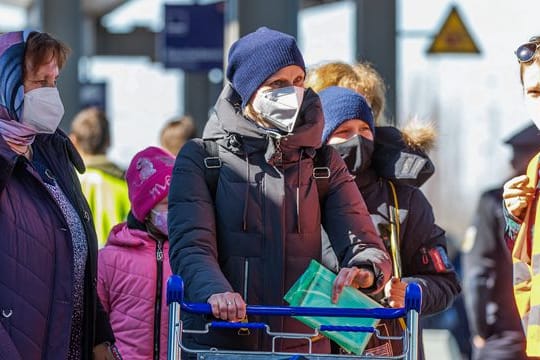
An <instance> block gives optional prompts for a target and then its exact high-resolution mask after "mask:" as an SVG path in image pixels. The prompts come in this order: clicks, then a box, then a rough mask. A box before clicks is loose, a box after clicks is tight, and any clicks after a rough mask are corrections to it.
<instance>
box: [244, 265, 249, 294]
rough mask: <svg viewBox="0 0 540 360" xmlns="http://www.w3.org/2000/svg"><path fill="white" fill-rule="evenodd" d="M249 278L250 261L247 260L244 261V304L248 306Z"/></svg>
mask: <svg viewBox="0 0 540 360" xmlns="http://www.w3.org/2000/svg"><path fill="white" fill-rule="evenodd" d="M248 277H249V259H248V258H246V260H245V261H244V294H243V295H244V302H245V303H246V304H247V303H248V298H247V294H248Z"/></svg>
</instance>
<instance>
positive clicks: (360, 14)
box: [356, 0, 397, 124]
mask: <svg viewBox="0 0 540 360" xmlns="http://www.w3.org/2000/svg"><path fill="white" fill-rule="evenodd" d="M356 15H357V24H356V44H357V45H356V60H357V61H362V60H367V61H369V62H370V63H372V64H373V65H374V67H375V68H376V69H377V71H378V72H379V73H380V74H381V76H382V77H383V79H384V81H385V82H386V86H387V90H386V115H387V116H388V120H389V121H390V123H391V124H395V123H396V119H395V117H396V108H397V107H396V101H397V100H396V88H397V83H396V0H377V1H373V0H356Z"/></svg>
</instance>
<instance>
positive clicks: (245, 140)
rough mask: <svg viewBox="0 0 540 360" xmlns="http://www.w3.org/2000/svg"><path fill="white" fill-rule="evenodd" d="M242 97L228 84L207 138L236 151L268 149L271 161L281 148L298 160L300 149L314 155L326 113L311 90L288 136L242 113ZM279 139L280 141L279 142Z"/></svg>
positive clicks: (219, 101)
mask: <svg viewBox="0 0 540 360" xmlns="http://www.w3.org/2000/svg"><path fill="white" fill-rule="evenodd" d="M241 103H242V100H241V98H240V96H239V95H238V93H237V92H236V91H235V90H234V89H233V88H232V87H231V86H230V85H226V86H225V87H224V89H223V91H222V92H221V95H220V96H219V98H218V101H217V102H216V105H215V106H214V108H213V110H212V115H211V116H210V119H209V120H208V122H207V124H206V127H205V129H204V132H203V138H204V139H211V140H216V141H217V142H218V143H219V144H220V145H221V146H223V147H225V148H227V149H228V150H229V151H232V152H234V153H237V154H243V153H247V154H250V153H254V152H259V151H264V152H265V158H266V160H267V161H268V160H269V159H271V158H272V157H273V155H274V154H275V152H276V150H277V144H278V143H279V146H280V147H281V149H282V151H283V153H284V155H285V158H288V160H291V161H295V160H296V159H295V157H297V156H296V154H298V153H299V152H300V149H304V150H307V151H305V153H307V154H311V156H313V155H314V154H315V149H317V148H319V147H320V146H321V135H322V129H323V125H324V124H323V121H324V120H323V115H322V110H321V105H320V100H319V97H318V96H317V94H315V92H313V91H312V90H311V89H306V92H305V94H304V101H303V103H302V109H301V110H300V114H299V116H300V117H301V118H300V119H298V125H297V127H296V128H295V130H294V132H293V133H292V134H289V135H285V136H276V133H275V132H273V131H270V130H268V129H265V128H263V127H261V126H258V125H257V124H255V122H253V121H251V120H249V119H247V118H246V117H244V116H243V114H242V107H241ZM278 139H279V141H278Z"/></svg>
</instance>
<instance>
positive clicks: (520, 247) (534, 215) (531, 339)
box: [512, 153, 540, 357]
mask: <svg viewBox="0 0 540 360" xmlns="http://www.w3.org/2000/svg"><path fill="white" fill-rule="evenodd" d="M539 157H540V153H538V154H536V156H534V157H533V158H532V160H531V161H530V163H529V166H528V168H527V176H528V177H529V181H530V182H529V184H530V185H531V186H537V184H538V170H539ZM531 236H532V239H531ZM512 261H513V265H514V296H515V299H516V304H517V307H518V311H519V314H520V316H521V320H522V322H523V326H524V329H525V332H526V334H527V355H528V356H535V357H536V356H540V201H539V199H538V190H537V191H536V196H535V197H534V199H533V201H532V203H531V204H530V205H529V207H528V208H527V212H526V215H525V219H524V220H523V224H521V227H520V229H519V232H518V235H517V238H516V242H515V245H514V249H513V251H512Z"/></svg>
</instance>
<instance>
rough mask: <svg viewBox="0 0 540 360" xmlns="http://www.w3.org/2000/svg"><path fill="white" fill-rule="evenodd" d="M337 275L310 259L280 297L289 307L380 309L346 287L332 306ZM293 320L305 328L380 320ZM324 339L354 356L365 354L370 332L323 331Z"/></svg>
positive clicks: (372, 324)
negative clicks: (304, 268)
mask: <svg viewBox="0 0 540 360" xmlns="http://www.w3.org/2000/svg"><path fill="white" fill-rule="evenodd" d="M335 278H336V274H334V273H333V272H331V271H330V270H328V269H327V268H325V267H324V266H323V265H321V264H319V263H318V262H317V261H315V260H311V263H310V264H309V266H308V268H307V269H306V271H305V272H304V273H303V274H302V275H301V276H300V277H299V278H298V280H296V282H295V283H294V285H293V286H292V287H291V288H290V289H289V291H288V292H287V293H286V294H285V296H284V297H283V298H284V299H285V301H287V302H288V303H289V304H290V305H291V306H305V307H325V308H360V309H373V308H380V307H382V306H381V305H380V304H379V303H377V302H376V301H374V300H372V299H371V298H369V297H368V296H367V295H365V294H363V293H362V292H360V291H359V290H357V289H355V288H352V287H348V286H347V287H345V288H344V289H343V292H342V293H341V295H340V297H339V299H338V302H337V303H336V304H333V303H332V286H333V283H334V280H335ZM294 318H295V319H297V320H299V321H301V322H303V323H304V324H306V325H307V326H309V327H311V328H313V329H316V328H318V327H319V326H320V325H334V326H335V325H339V326H372V327H376V326H377V324H378V323H379V319H370V318H352V317H349V318H344V317H323V316H321V317H317V316H313V317H312V316H295V317H294ZM321 333H322V334H323V335H324V336H326V337H327V338H329V339H332V340H334V341H335V342H336V343H337V344H339V345H340V346H341V347H342V348H343V349H345V350H347V351H350V352H352V353H354V354H356V355H361V354H362V352H363V351H364V349H365V347H366V345H367V343H368V341H369V338H370V337H371V333H362V332H337V331H322V332H321Z"/></svg>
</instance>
